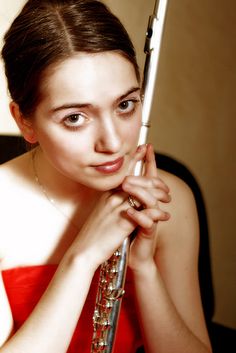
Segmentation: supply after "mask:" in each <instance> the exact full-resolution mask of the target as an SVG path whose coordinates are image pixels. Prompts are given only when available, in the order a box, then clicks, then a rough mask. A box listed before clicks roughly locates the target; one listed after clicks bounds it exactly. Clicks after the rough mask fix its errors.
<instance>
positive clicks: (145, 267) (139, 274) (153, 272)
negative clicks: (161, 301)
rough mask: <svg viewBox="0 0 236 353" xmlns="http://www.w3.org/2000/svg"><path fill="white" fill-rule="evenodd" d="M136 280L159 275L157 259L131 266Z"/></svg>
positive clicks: (144, 279)
mask: <svg viewBox="0 0 236 353" xmlns="http://www.w3.org/2000/svg"><path fill="white" fill-rule="evenodd" d="M131 270H132V273H133V278H134V280H140V281H146V280H148V279H151V280H152V279H153V278H155V277H156V276H157V273H158V269H157V265H156V263H155V261H154V260H153V261H148V262H145V263H142V264H141V266H139V267H137V268H131Z"/></svg>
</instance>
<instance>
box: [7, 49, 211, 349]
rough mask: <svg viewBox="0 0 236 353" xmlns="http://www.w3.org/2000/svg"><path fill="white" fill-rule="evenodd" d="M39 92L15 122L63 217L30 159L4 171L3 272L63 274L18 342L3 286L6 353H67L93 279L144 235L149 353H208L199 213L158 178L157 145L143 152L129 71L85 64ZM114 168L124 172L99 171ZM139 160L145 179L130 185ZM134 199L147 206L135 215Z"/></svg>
mask: <svg viewBox="0 0 236 353" xmlns="http://www.w3.org/2000/svg"><path fill="white" fill-rule="evenodd" d="M75 73H76V74H75ZM95 73H96V75H95ZM42 82H43V84H42V87H41V91H42V92H43V93H44V94H43V96H42V99H41V101H40V102H39V104H38V106H37V108H36V110H35V113H34V116H33V118H32V119H31V120H29V119H25V117H24V116H22V114H21V112H20V110H19V107H18V106H17V104H15V103H14V102H12V103H11V112H12V115H13V117H14V118H15V120H16V122H17V124H18V126H19V128H20V129H21V131H22V134H23V136H24V137H25V139H26V140H27V141H29V142H31V143H35V142H38V143H39V146H38V147H37V148H36V150H35V151H36V152H34V163H35V169H36V171H37V174H38V177H39V179H40V182H41V183H42V184H43V185H44V186H45V189H46V190H47V192H48V194H49V195H50V197H52V198H53V199H54V201H55V203H56V205H57V207H54V206H53V205H52V204H51V203H50V202H49V201H48V199H47V198H46V197H45V195H44V194H43V192H42V190H41V189H40V187H39V185H38V184H37V183H36V181H35V179H34V172H33V166H32V152H28V153H26V154H25V155H23V156H21V157H18V158H17V159H15V160H12V161H10V162H8V163H6V164H4V165H2V166H1V167H0V188H1V203H2V205H4V207H2V209H3V211H2V214H1V215H2V222H1V230H2V231H1V232H0V234H1V236H0V251H1V252H0V254H1V268H2V270H5V269H8V268H14V267H18V266H31V265H42V264H48V263H53V264H54V263H56V264H58V269H57V271H56V273H55V275H54V277H53V279H52V280H51V282H50V285H49V287H48V289H47V291H46V292H45V294H44V295H43V297H42V298H41V299H40V301H39V303H38V305H37V306H36V308H35V309H34V311H33V312H32V314H31V315H30V317H29V318H28V320H27V321H26V322H25V324H24V325H23V326H22V327H21V328H20V329H19V330H18V331H17V333H15V334H13V331H14V327H13V319H12V316H11V310H10V307H9V305H8V300H7V296H6V294H5V291H4V286H3V283H2V281H1V285H0V305H1V312H2V313H3V315H1V317H0V326H1V328H2V327H3V328H4V329H3V330H2V329H1V333H0V340H1V348H0V352H3V353H32V347H34V350H33V352H34V353H48V352H57V353H65V352H66V350H67V347H68V345H69V343H70V339H71V337H72V334H73V331H74V328H75V326H76V323H77V321H78V319H79V316H80V313H81V310H82V308H83V305H84V302H85V299H86V295H87V293H88V290H89V287H90V283H91V280H92V277H93V275H94V272H95V271H96V270H97V268H98V267H99V265H100V264H101V263H103V262H104V261H105V260H106V259H108V258H109V257H110V256H111V254H112V253H113V252H114V251H115V250H116V249H117V248H118V247H119V245H120V244H121V243H122V242H123V240H124V239H125V238H126V237H127V236H128V235H129V234H130V233H131V232H132V231H133V230H134V229H135V228H136V227H138V233H137V236H136V238H135V239H134V241H133V243H132V246H131V249H130V257H129V266H130V268H131V270H132V272H133V278H134V286H135V289H136V302H137V311H138V314H139V319H140V326H141V328H142V334H143V340H144V344H145V350H146V352H147V353H173V352H175V353H183V352H186V353H188V352H189V353H210V352H211V347H210V343H209V338H208V334H207V330H206V327H205V322H204V317H203V312H202V306H201V300H200V294H199V285H198V278H197V257H198V243H199V234H198V221H197V215H196V208H195V203H194V200H193V196H192V194H191V192H190V190H189V189H188V187H187V186H186V185H185V184H184V183H183V182H182V181H180V180H179V179H177V178H176V177H174V176H172V175H170V174H167V173H165V172H163V171H161V170H158V169H157V168H156V164H155V158H154V154H153V148H152V146H151V145H147V146H142V147H140V148H138V149H137V141H138V133H139V129H140V123H141V99H140V90H139V83H138V81H137V78H136V75H135V71H134V68H133V66H132V64H131V63H130V62H129V61H127V59H125V58H124V57H122V56H121V55H120V54H118V53H113V52H106V53H100V54H95V55H92V54H85V53H80V54H77V55H76V56H74V57H72V58H70V59H67V60H66V61H64V62H61V63H60V64H58V65H57V66H56V67H53V70H52V68H49V69H48V71H47V72H46V73H45V75H44V80H43V81H42ZM101 82H102V84H101ZM117 158H122V159H123V164H122V166H121V168H120V169H119V170H118V171H116V172H114V173H109V174H104V173H102V172H101V171H99V170H97V169H96V167H97V166H98V165H101V164H104V163H106V162H108V161H113V160H116V159H117ZM144 158H145V172H144V175H143V176H139V177H137V176H135V177H134V176H132V172H133V168H134V165H135V163H136V161H138V160H140V159H144ZM167 185H168V186H167ZM16 195H20V196H21V197H19V198H17V197H16ZM128 195H132V196H133V197H134V198H135V199H136V200H138V201H139V202H140V203H141V204H143V205H144V206H145V207H144V208H143V209H142V210H140V211H137V210H134V209H133V208H131V207H130V205H129V203H128V202H127V196H128ZM170 195H171V196H170ZM12 200H14V202H12ZM85 202H86V208H85V207H84V205H85ZM32 210H33V212H32ZM59 210H60V211H59ZM12 218H14V222H13V221H12ZM13 244H14V248H13ZM15 249H17V251H15ZM76 278H80V281H76ZM82 284H83V285H82ZM65 307H66V308H67V310H66V311H65V310H64V308H65ZM154 337H155V339H154Z"/></svg>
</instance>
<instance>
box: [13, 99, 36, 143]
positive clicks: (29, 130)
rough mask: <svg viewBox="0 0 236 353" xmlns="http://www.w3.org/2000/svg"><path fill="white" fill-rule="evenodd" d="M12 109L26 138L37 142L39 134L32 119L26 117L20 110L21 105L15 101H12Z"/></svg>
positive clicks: (31, 141) (30, 141)
mask: <svg viewBox="0 0 236 353" xmlns="http://www.w3.org/2000/svg"><path fill="white" fill-rule="evenodd" d="M9 107H10V111H11V115H12V116H13V118H14V120H15V122H16V124H17V126H18V128H19V129H20V131H21V133H22V135H23V137H24V139H25V140H26V141H28V142H29V143H31V144H34V143H36V142H37V136H36V133H35V129H34V126H33V123H32V121H31V120H30V119H26V118H25V117H24V116H23V114H22V113H21V111H20V108H19V105H18V104H17V103H15V102H11V103H10V106H9Z"/></svg>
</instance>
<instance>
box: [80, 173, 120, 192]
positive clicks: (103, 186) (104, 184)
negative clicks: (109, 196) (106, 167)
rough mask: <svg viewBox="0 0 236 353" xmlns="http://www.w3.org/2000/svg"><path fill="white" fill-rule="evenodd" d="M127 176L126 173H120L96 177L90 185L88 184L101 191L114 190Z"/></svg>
mask: <svg viewBox="0 0 236 353" xmlns="http://www.w3.org/2000/svg"><path fill="white" fill-rule="evenodd" d="M125 176H126V175H125V174H123V173H122V174H120V173H119V174H116V175H110V176H103V177H102V178H94V179H93V181H92V182H91V183H89V185H88V184H87V186H88V187H90V188H92V189H94V190H97V191H101V192H105V191H109V190H113V189H116V188H118V187H119V186H120V185H121V184H122V182H123V180H124V178H125Z"/></svg>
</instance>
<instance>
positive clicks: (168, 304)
mask: <svg viewBox="0 0 236 353" xmlns="http://www.w3.org/2000/svg"><path fill="white" fill-rule="evenodd" d="M134 283H135V289H136V298H137V307H138V312H139V317H140V324H141V328H142V332H143V337H144V344H145V351H146V352H147V353H173V352H175V353H183V352H185V353H210V352H211V350H210V348H209V347H207V345H205V344H204V343H203V342H202V341H201V340H200V339H198V338H197V337H196V336H195V335H194V334H193V333H192V332H191V330H190V329H189V328H188V327H187V325H186V324H185V323H184V321H183V320H182V319H181V317H180V315H179V314H178V312H177V310H176V308H175V306H174V304H173V302H172V301H171V299H170V296H169V295H168V293H167V290H166V288H165V285H164V283H163V281H162V279H161V276H160V274H159V273H158V271H157V269H156V267H154V266H153V268H152V269H149V271H148V272H147V274H146V275H144V274H140V273H134Z"/></svg>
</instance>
